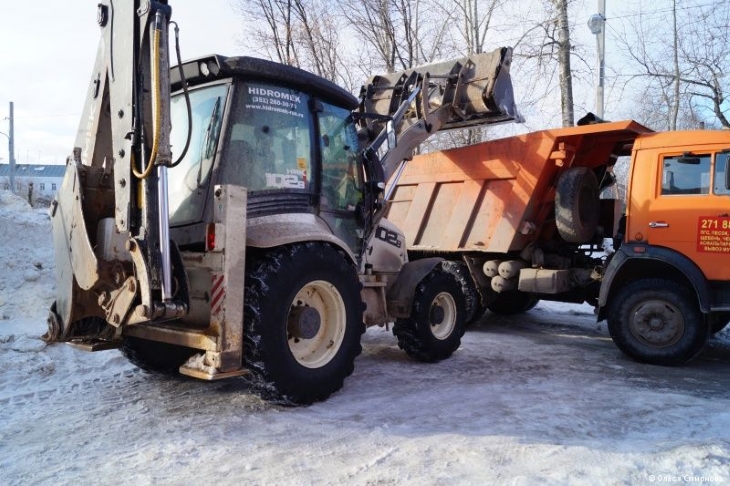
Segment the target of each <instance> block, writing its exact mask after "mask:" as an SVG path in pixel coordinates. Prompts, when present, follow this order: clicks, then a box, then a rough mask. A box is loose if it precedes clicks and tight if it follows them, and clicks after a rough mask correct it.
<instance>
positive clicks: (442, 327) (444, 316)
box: [428, 292, 456, 340]
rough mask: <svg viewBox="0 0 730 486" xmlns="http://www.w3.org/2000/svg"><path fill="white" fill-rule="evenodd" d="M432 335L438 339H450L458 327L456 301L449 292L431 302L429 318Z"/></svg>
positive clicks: (441, 294) (439, 295)
mask: <svg viewBox="0 0 730 486" xmlns="http://www.w3.org/2000/svg"><path fill="white" fill-rule="evenodd" d="M428 323H429V325H430V326H431V333H432V334H433V336H434V337H435V338H436V339H440V340H444V339H446V338H448V337H449V336H450V335H451V333H452V332H453V330H454V327H456V301H455V300H454V297H452V295H451V294H449V293H448V292H441V293H440V294H438V295H437V296H436V297H434V299H433V301H432V302H431V309H430V312H429V316H428Z"/></svg>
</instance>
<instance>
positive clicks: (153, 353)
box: [121, 336, 196, 375]
mask: <svg viewBox="0 0 730 486" xmlns="http://www.w3.org/2000/svg"><path fill="white" fill-rule="evenodd" d="M121 352H122V355H123V356H124V357H125V358H127V359H128V360H129V362H130V363H132V364H133V365H135V366H136V367H137V368H139V369H141V370H144V371H148V372H152V373H159V374H163V375H176V374H178V370H179V368H180V366H182V365H183V364H184V363H185V362H186V361H187V360H188V358H190V357H191V356H192V355H194V354H195V353H196V350H195V349H192V348H187V347H185V346H177V345H175V344H169V343H161V342H158V341H150V340H148V339H140V338H136V337H131V336H125V337H124V339H123V341H122V347H121Z"/></svg>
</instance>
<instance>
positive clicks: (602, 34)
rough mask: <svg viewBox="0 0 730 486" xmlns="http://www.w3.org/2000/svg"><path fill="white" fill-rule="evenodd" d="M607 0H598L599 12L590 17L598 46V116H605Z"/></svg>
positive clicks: (590, 26) (589, 21) (591, 28)
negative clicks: (604, 84) (604, 83)
mask: <svg viewBox="0 0 730 486" xmlns="http://www.w3.org/2000/svg"><path fill="white" fill-rule="evenodd" d="M605 25H606V0H598V13H597V14H594V15H591V17H590V18H589V19H588V28H589V29H590V30H591V34H593V35H595V36H596V44H597V47H598V85H597V86H596V116H597V117H598V118H603V82H604V76H605V58H606V29H605Z"/></svg>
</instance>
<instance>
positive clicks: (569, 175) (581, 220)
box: [555, 167, 600, 243]
mask: <svg viewBox="0 0 730 486" xmlns="http://www.w3.org/2000/svg"><path fill="white" fill-rule="evenodd" d="M599 195H600V193H599V191H598V179H596V175H595V174H594V173H593V171H592V170H591V169H589V168H588V167H571V168H570V169H568V170H566V171H565V172H563V174H562V175H561V176H560V179H558V183H557V186H556V188H555V225H556V226H557V228H558V233H560V237H561V238H563V240H565V241H567V242H568V243H585V242H587V241H590V239H591V238H593V235H595V234H596V229H597V228H598V219H599V216H600V215H599V212H600V211H599V205H600V200H599Z"/></svg>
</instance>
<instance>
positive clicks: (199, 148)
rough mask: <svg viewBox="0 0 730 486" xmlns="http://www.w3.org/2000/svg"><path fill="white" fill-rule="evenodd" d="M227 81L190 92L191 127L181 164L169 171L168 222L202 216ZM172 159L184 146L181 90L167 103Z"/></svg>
mask: <svg viewBox="0 0 730 486" xmlns="http://www.w3.org/2000/svg"><path fill="white" fill-rule="evenodd" d="M227 94H228V85H221V84H219V85H215V86H208V87H205V88H201V89H197V90H194V91H191V92H190V105H191V108H192V115H193V131H192V134H191V137H190V146H189V147H188V151H187V153H186V154H185V158H184V159H183V160H182V161H181V162H180V165H178V166H177V167H175V168H173V169H171V170H170V171H169V196H168V198H169V202H170V224H171V225H175V226H179V225H184V224H190V223H194V222H196V221H199V220H200V219H201V218H202V211H203V208H204V206H205V198H206V197H207V189H206V186H207V184H206V182H207V180H208V177H210V169H211V167H212V166H213V158H214V157H215V153H216V150H217V147H218V138H219V135H220V130H221V124H222V121H223V116H222V114H223V112H224V105H225V102H226V97H227ZM170 119H171V120H172V130H171V132H170V143H171V144H172V156H173V159H176V157H178V156H179V154H180V152H182V150H183V148H184V147H185V139H186V138H187V136H188V115H187V108H186V105H185V98H184V96H183V95H182V94H179V95H176V96H174V97H173V98H172V103H171V106H170Z"/></svg>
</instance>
